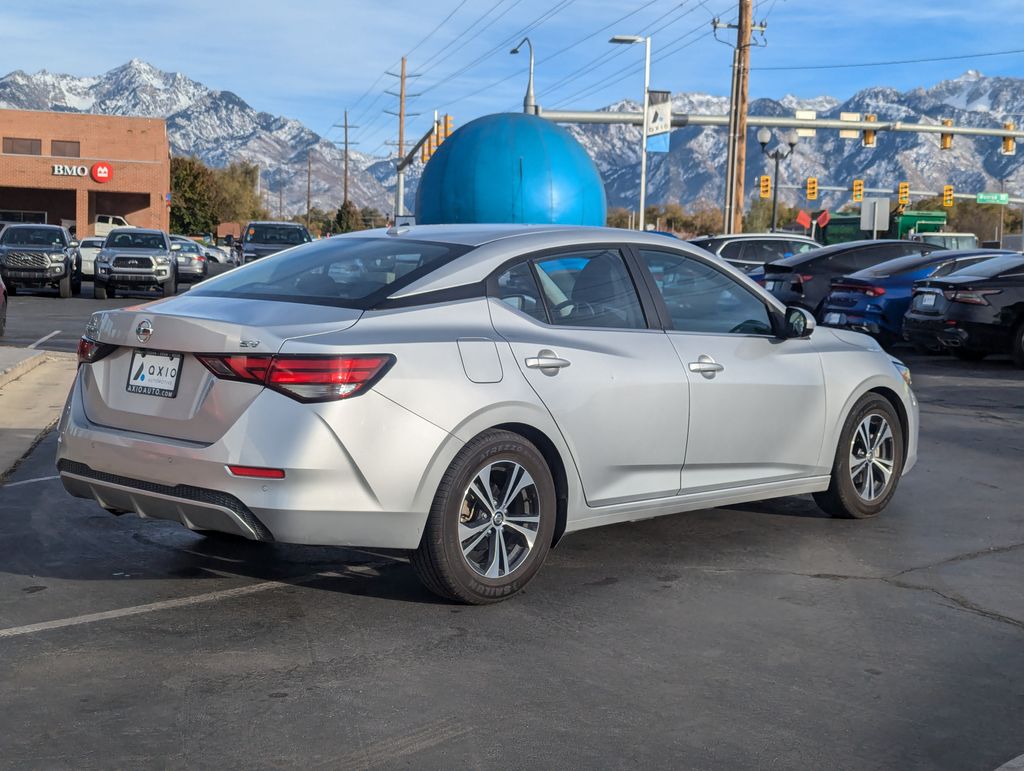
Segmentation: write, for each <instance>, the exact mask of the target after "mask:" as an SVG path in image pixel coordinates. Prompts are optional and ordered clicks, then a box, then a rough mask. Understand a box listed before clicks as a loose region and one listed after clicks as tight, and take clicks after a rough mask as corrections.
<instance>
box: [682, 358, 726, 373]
mask: <svg viewBox="0 0 1024 771" xmlns="http://www.w3.org/2000/svg"><path fill="white" fill-rule="evenodd" d="M687 366H688V367H689V368H690V372H699V373H700V374H701V375H703V376H704V377H705V378H707V379H708V380H711V378H713V377H714V376H715V375H716V374H717V373H719V372H721V371H722V370H723V369H725V365H724V364H719V363H718V362H717V361H715V360H714V359H712V358H711V357H710V356H708V355H707V354H706V353H702V354H701V355H700V356H698V357H697V361H691V362H690V363H689V364H688V365H687Z"/></svg>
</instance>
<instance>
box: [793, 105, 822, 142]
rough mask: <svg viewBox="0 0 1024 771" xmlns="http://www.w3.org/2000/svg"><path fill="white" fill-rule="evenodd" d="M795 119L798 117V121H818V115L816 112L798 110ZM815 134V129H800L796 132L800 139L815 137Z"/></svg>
mask: <svg viewBox="0 0 1024 771" xmlns="http://www.w3.org/2000/svg"><path fill="white" fill-rule="evenodd" d="M794 117H796V119H797V120H817V118H818V113H817V111H816V110H797V111H796V115H795V116H794ZM814 133H815V132H814V129H812V128H798V129H797V130H796V135H797V136H798V137H813V136H814Z"/></svg>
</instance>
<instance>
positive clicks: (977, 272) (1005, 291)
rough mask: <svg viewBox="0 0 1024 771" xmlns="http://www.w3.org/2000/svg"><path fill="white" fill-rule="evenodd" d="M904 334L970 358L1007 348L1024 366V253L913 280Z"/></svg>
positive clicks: (999, 351) (922, 343) (914, 341)
mask: <svg viewBox="0 0 1024 771" xmlns="http://www.w3.org/2000/svg"><path fill="white" fill-rule="evenodd" d="M903 335H904V337H905V338H906V339H907V340H910V341H911V342H912V343H916V344H918V345H934V344H935V343H939V344H940V345H943V346H945V347H946V348H949V349H950V350H951V351H952V352H953V355H955V356H957V357H958V358H961V359H967V360H969V361H978V360H980V359H983V358H985V357H986V356H988V355H989V354H991V353H1008V354H1010V355H1011V356H1013V360H1014V363H1015V364H1016V365H1017V366H1018V367H1024V256H1022V255H1020V254H1015V255H1012V256H1007V257H996V258H994V259H991V260H986V261H985V262H980V263H976V264H974V265H971V266H969V267H966V268H962V269H961V270H958V271H956V272H955V273H952V274H950V275H948V276H943V277H942V278H935V277H933V278H928V279H925V280H924V281H917V282H915V284H914V297H913V300H912V301H911V303H910V310H909V311H907V315H906V317H905V318H904V319H903Z"/></svg>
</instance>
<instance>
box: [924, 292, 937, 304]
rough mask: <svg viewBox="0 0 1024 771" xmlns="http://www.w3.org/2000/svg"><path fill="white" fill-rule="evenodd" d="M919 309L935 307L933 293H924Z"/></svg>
mask: <svg viewBox="0 0 1024 771" xmlns="http://www.w3.org/2000/svg"><path fill="white" fill-rule="evenodd" d="M921 307H922V308H934V307H935V293H934V292H926V293H925V294H923V295H922V296H921Z"/></svg>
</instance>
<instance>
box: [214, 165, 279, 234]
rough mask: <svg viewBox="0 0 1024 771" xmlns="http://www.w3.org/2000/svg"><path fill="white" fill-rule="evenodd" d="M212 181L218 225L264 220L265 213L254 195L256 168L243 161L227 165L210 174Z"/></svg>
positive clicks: (257, 167) (257, 171)
mask: <svg viewBox="0 0 1024 771" xmlns="http://www.w3.org/2000/svg"><path fill="white" fill-rule="evenodd" d="M213 174H214V178H215V180H216V191H217V192H216V196H215V198H214V209H215V211H216V216H217V219H218V221H220V222H246V221H247V220H252V219H266V218H268V217H269V216H270V215H269V212H267V210H266V209H265V208H264V207H263V202H262V201H260V197H259V195H258V194H257V189H258V182H257V181H258V179H259V166H257V165H256V164H254V163H247V162H245V161H235V162H233V163H229V164H228V165H227V166H225V167H224V168H223V169H215V170H214V171H213Z"/></svg>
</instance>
